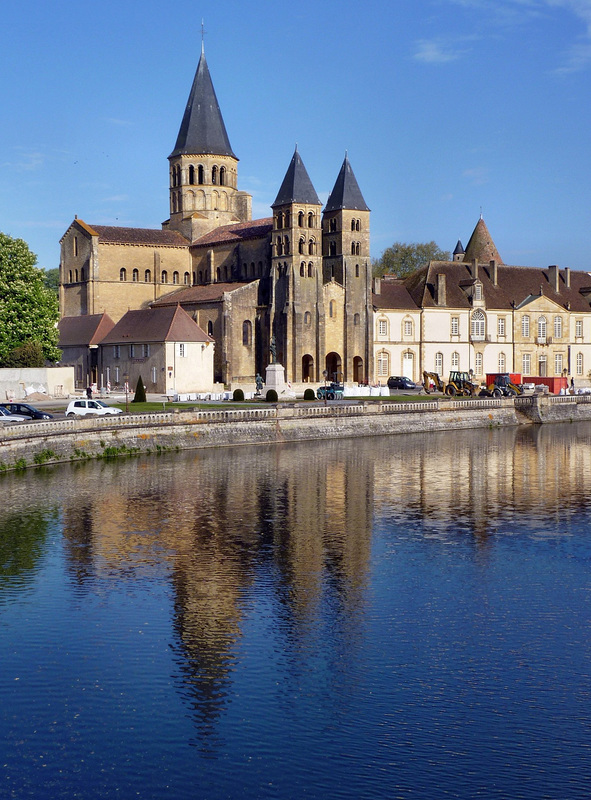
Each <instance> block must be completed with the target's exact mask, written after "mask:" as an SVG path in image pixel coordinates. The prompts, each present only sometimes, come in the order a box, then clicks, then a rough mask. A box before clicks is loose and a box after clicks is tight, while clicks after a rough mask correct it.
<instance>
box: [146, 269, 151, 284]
mask: <svg viewBox="0 0 591 800" xmlns="http://www.w3.org/2000/svg"><path fill="white" fill-rule="evenodd" d="M144 281H145V282H146V283H152V273H151V272H150V270H149V269H147V270H146V271H145V272H144Z"/></svg>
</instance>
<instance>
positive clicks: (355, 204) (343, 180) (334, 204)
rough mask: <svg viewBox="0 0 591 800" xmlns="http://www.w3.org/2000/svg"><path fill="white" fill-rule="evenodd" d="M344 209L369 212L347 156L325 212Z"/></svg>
mask: <svg viewBox="0 0 591 800" xmlns="http://www.w3.org/2000/svg"><path fill="white" fill-rule="evenodd" d="M342 208H346V209H352V210H355V211H369V208H368V207H367V205H366V202H365V200H364V199H363V195H362V194H361V189H360V188H359V184H358V183H357V178H356V177H355V175H354V174H353V170H352V168H351V164H350V163H349V159H348V158H347V156H345V160H344V161H343V165H342V167H341V171H340V172H339V174H338V177H337V179H336V182H335V185H334V187H333V190H332V192H331V193H330V197H329V198H328V200H327V202H326V206H325V208H324V210H325V211H338V210H339V209H342Z"/></svg>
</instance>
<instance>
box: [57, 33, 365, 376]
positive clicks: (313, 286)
mask: <svg viewBox="0 0 591 800" xmlns="http://www.w3.org/2000/svg"><path fill="white" fill-rule="evenodd" d="M168 160H169V164H170V168H169V174H170V187H169V213H170V217H169V219H168V220H167V221H166V222H164V223H163V225H162V230H149V229H143V228H124V227H114V226H106V225H89V224H87V223H86V222H84V221H83V220H82V219H78V218H76V219H74V221H73V222H72V224H71V225H70V227H69V228H68V230H67V231H66V233H65V234H64V236H63V237H62V239H61V259H60V307H61V315H62V317H79V316H81V315H99V314H104V313H106V314H108V315H109V316H110V318H111V319H112V320H113V321H114V322H117V321H118V320H119V319H120V318H121V317H122V316H123V315H124V314H125V313H126V312H127V311H128V310H129V309H143V308H149V307H151V308H162V307H166V306H171V305H174V306H176V305H179V304H180V306H181V307H182V308H183V309H184V310H185V311H186V312H187V313H188V314H189V315H190V316H191V317H192V318H193V320H194V321H195V322H196V323H197V324H198V325H199V326H200V328H202V329H203V331H205V332H206V333H207V334H209V336H210V337H212V338H213V340H214V341H215V356H214V378H215V380H216V381H220V382H223V383H225V384H229V385H232V384H240V383H252V382H253V381H254V378H255V376H256V374H257V373H260V374H261V375H263V376H264V375H265V368H266V367H267V365H268V364H269V362H270V360H271V346H272V344H273V349H274V350H275V352H276V359H277V361H278V362H279V363H281V364H283V366H284V367H285V378H286V380H287V381H290V382H292V383H305V382H319V381H322V380H323V372H324V371H326V372H327V373H328V376H329V379H337V380H342V381H348V382H351V381H353V382H366V381H368V380H370V379H371V376H372V375H373V322H372V291H371V260H370V252H369V216H370V212H369V208H368V207H367V205H366V203H365V200H364V199H363V195H362V193H361V191H360V189H359V185H358V183H357V180H356V178H355V175H354V173H353V170H352V168H351V164H350V163H349V160H348V158H347V157H346V156H345V159H344V161H343V164H342V166H341V169H340V172H339V174H338V176H337V178H336V181H335V184H334V187H333V189H332V192H331V193H330V196H329V198H328V201H327V203H326V205H325V207H324V209H323V208H322V203H321V202H320V200H319V198H318V195H317V193H316V190H315V189H314V186H313V184H312V181H311V180H310V177H309V175H308V172H307V171H306V168H305V166H304V163H303V161H302V158H301V156H300V153H299V152H298V150H297V148H296V150H295V152H294V154H293V157H292V159H291V162H290V164H289V166H288V168H287V171H286V173H285V177H284V178H283V181H282V183H281V185H280V187H279V190H278V192H277V197H276V198H275V201H274V203H273V204H272V207H271V208H272V216H270V217H268V218H264V219H258V220H253V219H252V198H251V196H250V195H249V194H248V193H246V192H244V191H241V190H240V189H239V188H238V158H237V157H236V155H235V154H234V151H233V150H232V147H231V145H230V141H229V138H228V134H227V131H226V127H225V125H224V120H223V117H222V114H221V111H220V107H219V104H218V101H217V98H216V94H215V91H214V88H213V83H212V80H211V76H210V73H209V69H208V66H207V62H206V59H205V54H204V52H203V48H202V51H201V57H200V60H199V64H198V67H197V71H196V74H195V78H194V81H193V85H192V87H191V91H190V94H189V99H188V102H187V106H186V109H185V113H184V116H183V119H182V122H181V126H180V129H179V133H178V137H177V140H176V143H175V146H174V149H173V150H172V153H171V154H170V156H169V157H168Z"/></svg>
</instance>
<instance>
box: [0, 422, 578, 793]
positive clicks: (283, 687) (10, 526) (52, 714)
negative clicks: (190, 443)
mask: <svg viewBox="0 0 591 800" xmlns="http://www.w3.org/2000/svg"><path fill="white" fill-rule="evenodd" d="M590 444H591V428H590V427H588V426H565V427H563V426H554V427H544V428H543V429H539V428H536V429H534V430H522V429H519V430H508V431H507V430H503V431H486V432H481V431H479V432H476V431H474V432H457V431H456V432H450V433H446V434H429V435H425V436H419V435H417V436H408V437H402V436H400V437H389V438H388V437H384V438H381V439H371V440H365V441H341V442H328V443H325V444H306V445H294V446H281V447H277V448H269V447H261V448H238V449H234V450H232V449H225V450H217V451H207V452H205V451H204V452H199V453H184V454H179V455H175V456H161V457H158V458H153V459H149V458H142V459H137V460H132V461H117V462H112V463H92V464H84V465H72V466H64V467H60V468H53V469H46V468H44V469H39V470H36V471H34V472H29V473H27V474H26V475H8V476H4V477H3V478H2V479H1V480H0V491H2V498H3V503H2V509H1V510H0V553H1V556H2V558H1V560H0V646H1V647H2V651H1V652H2V660H1V662H0V664H1V666H0V679H1V680H0V687H1V688H0V691H1V693H2V710H1V711H0V729H1V730H2V733H1V734H0V737H1V738H0V741H1V742H2V751H1V752H2V759H1V762H0V763H1V764H2V777H1V779H0V796H2V797H16V798H19V799H20V798H27V797H31V798H39V797H42V796H47V797H52V798H55V799H57V798H76V797H79V798H84V800H94V798H105V797H116V796H120V797H124V798H131V797H136V796H137V797H141V798H146V799H150V798H162V797H164V796H167V797H171V798H175V799H176V798H179V799H182V798H208V799H211V800H218V798H237V797H245V798H335V800H339V798H372V800H373V799H374V798H379V797H384V798H414V799H416V798H419V799H420V800H435V798H437V800H438V799H439V798H462V800H464V799H465V800H468V799H470V800H471V799H472V798H476V797H482V798H494V799H495V800H496V799H497V798H498V800H501V799H502V800H505V799H506V798H511V800H519V799H520V798H523V799H524V800H539V799H540V798H550V799H552V800H576V799H578V798H587V797H588V796H589V788H588V787H589V779H590V777H591V776H590V772H591V768H590V766H589V742H590V739H589V734H590V715H589V708H590V703H589V701H590V697H589V692H590V688H591V686H590V676H591V669H590V664H589V656H590V652H589V620H590V614H589V609H590V593H589V592H590V588H591V586H590V578H589V575H590V570H589V567H590V554H591V547H590V532H589V531H590V528H589V521H590V514H589V497H590V488H591V487H590V480H591V463H590V460H591V456H590V453H591V449H590Z"/></svg>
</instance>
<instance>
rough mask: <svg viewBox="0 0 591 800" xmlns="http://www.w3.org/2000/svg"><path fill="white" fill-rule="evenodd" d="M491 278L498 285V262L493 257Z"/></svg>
mask: <svg viewBox="0 0 591 800" xmlns="http://www.w3.org/2000/svg"><path fill="white" fill-rule="evenodd" d="M490 279H491V281H492V282H493V286H498V284H499V274H498V269H497V262H496V260H495V259H494V258H493V259H492V261H491V262H490Z"/></svg>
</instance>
